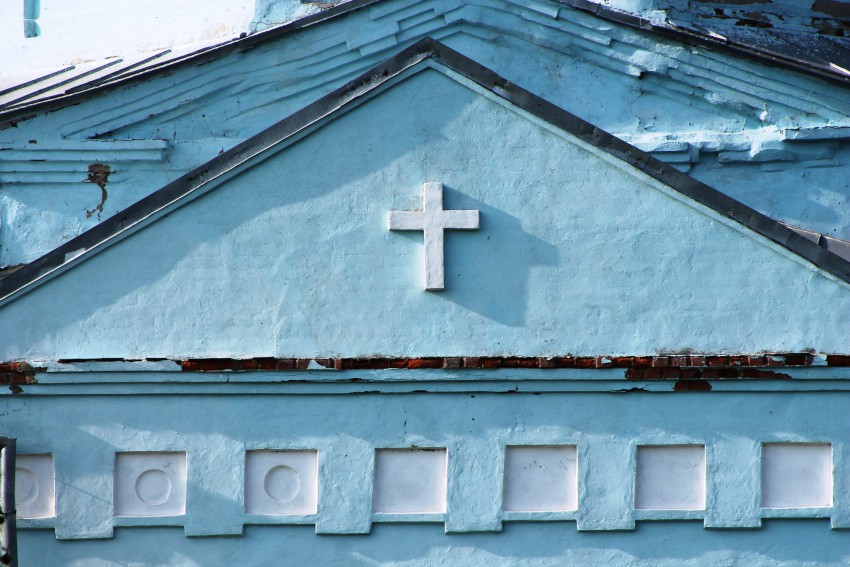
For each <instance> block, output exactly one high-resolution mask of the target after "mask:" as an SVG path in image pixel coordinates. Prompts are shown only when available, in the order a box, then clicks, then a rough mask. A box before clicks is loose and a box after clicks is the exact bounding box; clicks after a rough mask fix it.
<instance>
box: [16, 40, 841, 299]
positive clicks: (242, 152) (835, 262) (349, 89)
mask: <svg viewBox="0 0 850 567" xmlns="http://www.w3.org/2000/svg"><path fill="white" fill-rule="evenodd" d="M429 59H430V60H433V61H434V62H436V63H438V64H440V65H442V66H444V67H446V68H448V69H451V70H452V71H454V72H456V73H458V74H459V75H461V76H462V77H465V78H467V79H468V80H470V81H472V82H474V83H476V84H477V85H479V86H480V87H481V88H482V89H485V90H487V91H489V92H491V93H492V94H493V95H494V96H497V97H499V98H501V99H504V100H505V101H507V102H509V103H511V104H512V105H514V106H516V107H519V108H520V109H522V110H524V111H526V112H529V113H530V114H532V115H534V116H536V117H537V118H539V119H541V120H543V121H546V122H548V123H550V124H552V125H553V126H555V127H556V128H559V129H561V130H564V131H566V132H568V133H570V134H572V135H574V136H576V137H578V138H580V139H581V140H583V141H584V142H586V143H588V144H591V145H593V146H595V147H597V148H600V149H602V150H604V151H606V152H608V153H609V154H610V155H612V156H614V157H616V158H619V159H620V160H622V161H624V162H626V163H627V164H629V165H631V166H633V167H635V168H637V169H639V170H640V171H643V172H644V173H646V174H647V175H649V176H650V177H652V178H654V179H656V180H658V181H659V182H661V183H663V184H665V185H666V186H668V187H670V188H671V189H673V190H674V191H677V192H678V193H680V194H682V195H684V196H686V197H688V198H689V199H692V200H694V201H696V202H698V203H700V204H702V205H704V206H706V207H708V208H710V209H712V210H714V211H715V212H717V213H719V214H720V215H722V216H724V217H726V218H729V219H731V220H734V221H736V222H738V223H740V224H741V225H743V226H745V227H746V228H749V229H750V230H752V231H754V232H756V233H758V234H760V235H761V236H763V237H765V238H767V239H769V240H771V241H773V242H775V243H777V244H779V245H780V246H783V247H784V248H786V249H787V250H789V251H791V252H793V253H794V254H796V255H798V256H800V257H801V258H803V259H805V260H807V261H808V262H810V263H811V264H813V265H814V266H816V267H818V268H820V269H821V270H823V271H825V272H828V273H830V274H832V275H833V276H835V277H837V278H839V279H841V280H843V281H845V282H848V283H850V262H848V261H847V260H844V259H843V258H841V257H839V256H837V255H836V254H834V253H832V252H829V251H828V250H826V249H825V248H823V247H821V246H818V245H817V244H816V243H814V242H812V241H810V240H808V239H807V238H805V237H803V236H801V235H800V234H797V233H796V232H794V231H793V230H791V229H789V228H788V227H786V226H785V225H783V224H781V223H779V222H777V221H775V220H773V219H771V218H769V217H767V216H765V215H763V214H761V213H759V212H758V211H756V210H754V209H751V208H750V207H748V206H746V205H744V204H743V203H740V202H738V201H736V200H735V199H732V198H731V197H729V196H727V195H724V194H723V193H721V192H719V191H717V190H716V189H713V188H711V187H709V186H708V185H706V184H704V183H702V182H700V181H698V180H696V179H694V178H693V177H690V176H689V175H686V174H684V173H681V172H680V171H678V170H676V169H675V168H673V167H671V166H669V165H667V164H665V163H662V162H661V161H659V160H657V159H655V158H653V157H652V156H651V155H649V154H648V153H646V152H643V151H641V150H639V149H638V148H636V147H634V146H632V145H630V144H628V143H626V142H624V141H623V140H620V139H619V138H616V137H614V136H613V135H611V134H609V133H608V132H605V131H603V130H601V129H599V128H597V127H596V126H594V125H593V124H590V123H589V122H586V121H584V120H582V119H581V118H579V117H577V116H575V115H573V114H570V113H569V112H567V111H565V110H563V109H561V108H560V107H558V106H555V105H554V104H552V103H550V102H548V101H546V100H544V99H542V98H540V97H538V96H536V95H534V94H532V93H530V92H528V91H526V90H524V89H522V88H520V87H518V86H517V85H514V84H513V83H511V82H509V81H508V80H506V79H504V78H503V77H500V76H499V75H497V74H496V73H494V72H493V71H491V70H489V69H487V68H486V67H484V66H482V65H480V64H478V63H476V62H475V61H473V60H471V59H469V58H468V57H466V56H464V55H461V54H460V53H458V52H456V51H453V50H452V49H449V48H448V47H446V46H445V45H443V44H441V43H440V42H438V41H435V40H433V39H430V38H426V39H423V40H421V41H419V42H417V43H416V44H414V45H412V46H411V47H409V48H407V49H405V50H403V51H401V52H400V53H398V54H397V55H395V56H394V57H392V58H390V59H388V60H386V61H384V62H383V63H381V64H379V65H377V66H376V67H374V68H372V69H371V70H369V71H367V72H366V73H364V74H362V75H361V76H360V77H358V78H356V79H354V80H352V81H350V82H349V83H347V84H346V85H343V86H342V87H340V88H338V89H337V90H335V91H333V92H332V93H329V94H328V95H326V96H324V97H322V98H320V99H319V100H317V101H316V102H314V103H312V104H310V105H308V106H306V107H304V108H303V109H301V110H299V111H298V112H295V113H294V114H292V115H291V116H289V117H288V118H285V119H283V120H281V121H280V122H278V123H277V124H275V125H273V126H271V127H270V128H268V129H267V130H265V131H263V132H261V133H259V134H257V135H256V136H254V137H252V138H250V139H248V140H246V141H245V142H243V143H241V144H239V145H237V146H236V147H234V148H232V149H231V150H228V151H226V152H224V153H223V154H221V155H220V156H218V157H216V158H214V159H212V160H210V161H209V162H207V163H206V164H204V165H202V166H200V167H198V168H196V169H194V170H193V171H190V172H189V173H187V174H186V175H184V176H182V177H180V178H179V179H177V180H175V181H173V182H171V183H169V184H168V185H166V186H164V187H162V188H161V189H159V190H157V191H155V192H154V193H152V194H150V195H148V196H147V197H145V198H143V199H142V200H140V201H138V202H136V203H135V204H133V205H131V206H130V207H128V208H126V209H124V210H123V211H121V212H119V213H117V214H115V215H114V216H112V217H110V218H109V219H107V220H106V221H104V222H102V223H101V224H99V225H97V226H95V227H93V228H91V229H89V230H87V231H86V232H84V233H82V234H81V235H79V236H77V237H76V238H74V239H72V240H70V241H68V242H66V243H65V244H63V245H62V246H60V247H58V248H56V249H54V250H53V251H51V252H49V253H47V254H45V255H44V256H42V257H41V258H38V259H37V260H35V261H33V262H31V263H29V264H27V265H25V266H24V267H22V268H21V269H19V270H17V271H15V272H12V273H11V274H9V275H8V276H6V277H5V278H3V279H2V280H0V305H2V304H3V303H6V302H9V301H12V300H14V299H15V298H17V297H19V296H21V295H23V294H24V293H26V292H27V291H28V290H30V289H33V288H34V287H35V286H36V285H38V284H40V283H42V282H44V281H46V280H47V279H49V278H51V277H53V276H56V275H58V274H59V273H61V272H62V271H64V270H65V269H68V268H70V267H72V266H73V265H76V264H77V263H79V262H81V261H84V260H85V259H87V258H88V257H91V256H93V255H94V254H96V253H97V252H99V251H100V250H102V249H104V248H105V247H107V246H109V245H111V244H113V243H115V242H117V241H119V240H120V239H121V238H123V237H125V236H127V235H129V234H132V233H133V232H135V231H136V230H138V229H140V228H142V227H143V226H146V225H147V224H149V223H150V222H153V221H154V220H155V219H156V218H158V217H159V216H161V215H164V214H166V213H167V212H169V211H172V210H174V209H175V208H177V207H179V206H182V205H183V204H185V203H187V202H189V201H191V200H192V199H194V198H196V197H198V196H200V195H202V194H203V193H204V192H205V191H206V190H209V189H210V188H212V186H213V185H211V182H213V181H215V180H217V179H219V178H221V177H223V176H225V175H227V174H230V173H232V172H234V171H235V170H236V169H237V168H238V167H240V166H241V165H242V164H244V163H245V162H247V161H248V160H250V159H252V158H254V157H256V156H258V155H260V154H261V153H263V152H265V151H267V150H269V149H271V148H273V147H275V146H278V145H279V144H282V143H286V142H287V141H291V140H293V139H296V137H297V136H299V135H301V134H302V133H303V132H304V131H306V130H307V129H309V128H310V127H312V126H313V125H315V124H316V123H318V122H320V121H322V120H324V119H326V118H328V117H330V116H331V115H333V114H334V113H335V112H337V111H340V110H343V109H345V108H346V107H350V106H351V105H353V104H356V103H357V102H358V101H359V100H361V99H362V98H363V97H365V96H367V95H369V94H370V93H372V92H373V91H375V90H376V89H378V88H379V87H381V86H382V85H384V84H385V83H387V82H388V81H390V80H392V79H393V78H395V77H396V76H398V75H399V74H401V73H402V72H404V71H406V70H408V69H410V68H411V67H413V66H416V65H418V64H421V63H423V62H426V61H427V60H429Z"/></svg>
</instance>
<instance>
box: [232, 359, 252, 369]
mask: <svg viewBox="0 0 850 567" xmlns="http://www.w3.org/2000/svg"><path fill="white" fill-rule="evenodd" d="M236 369H237V370H256V369H257V361H256V360H254V359H253V358H248V359H246V360H237V361H236Z"/></svg>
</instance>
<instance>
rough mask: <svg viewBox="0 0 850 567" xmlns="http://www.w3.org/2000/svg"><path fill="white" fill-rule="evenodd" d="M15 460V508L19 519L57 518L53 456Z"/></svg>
mask: <svg viewBox="0 0 850 567" xmlns="http://www.w3.org/2000/svg"><path fill="white" fill-rule="evenodd" d="M15 460H16V463H15V506H16V508H17V510H18V518H21V519H28V518H52V517H53V516H55V515H56V511H55V504H54V502H55V484H56V483H55V475H54V472H53V456H52V455H18V456H17V458H16V459H15Z"/></svg>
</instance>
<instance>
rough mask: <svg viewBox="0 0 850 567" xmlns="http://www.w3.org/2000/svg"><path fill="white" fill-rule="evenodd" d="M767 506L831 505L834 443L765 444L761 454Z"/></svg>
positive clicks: (805, 506)
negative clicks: (832, 444)
mask: <svg viewBox="0 0 850 567" xmlns="http://www.w3.org/2000/svg"><path fill="white" fill-rule="evenodd" d="M761 505H762V506H763V507H764V508H821V507H828V506H832V446H831V445H829V444H827V443H765V444H764V445H762V453H761Z"/></svg>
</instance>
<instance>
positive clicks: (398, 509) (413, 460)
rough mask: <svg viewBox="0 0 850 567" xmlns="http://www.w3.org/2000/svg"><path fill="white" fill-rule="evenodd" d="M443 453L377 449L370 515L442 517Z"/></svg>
mask: <svg viewBox="0 0 850 567" xmlns="http://www.w3.org/2000/svg"><path fill="white" fill-rule="evenodd" d="M446 465H447V457H446V450H445V449H378V450H377V451H375V484H374V486H373V492H372V511H373V512H375V513H378V514H381V513H389V514H441V513H444V512H445V511H446V472H447V469H446Z"/></svg>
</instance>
